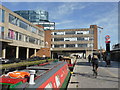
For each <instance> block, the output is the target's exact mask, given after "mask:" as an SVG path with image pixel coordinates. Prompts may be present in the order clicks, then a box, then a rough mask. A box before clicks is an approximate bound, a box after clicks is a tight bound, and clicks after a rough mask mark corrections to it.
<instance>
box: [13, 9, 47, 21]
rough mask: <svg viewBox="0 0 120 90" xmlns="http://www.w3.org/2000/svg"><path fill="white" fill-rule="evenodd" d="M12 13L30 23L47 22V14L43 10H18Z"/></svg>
mask: <svg viewBox="0 0 120 90" xmlns="http://www.w3.org/2000/svg"><path fill="white" fill-rule="evenodd" d="M14 12H15V13H17V14H18V15H20V16H22V17H23V18H25V19H27V20H28V21H30V22H32V23H34V22H36V23H39V22H41V21H48V12H47V11H44V10H20V11H14Z"/></svg>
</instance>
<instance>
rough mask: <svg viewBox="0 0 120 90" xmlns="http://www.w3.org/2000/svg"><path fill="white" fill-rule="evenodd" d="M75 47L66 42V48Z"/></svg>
mask: <svg viewBox="0 0 120 90" xmlns="http://www.w3.org/2000/svg"><path fill="white" fill-rule="evenodd" d="M70 47H75V44H66V48H70Z"/></svg>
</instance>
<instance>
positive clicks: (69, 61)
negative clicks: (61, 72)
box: [59, 57, 76, 71]
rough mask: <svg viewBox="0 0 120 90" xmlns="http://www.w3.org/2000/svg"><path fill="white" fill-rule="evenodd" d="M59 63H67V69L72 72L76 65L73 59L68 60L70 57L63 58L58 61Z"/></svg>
mask: <svg viewBox="0 0 120 90" xmlns="http://www.w3.org/2000/svg"><path fill="white" fill-rule="evenodd" d="M59 61H65V62H67V63H68V67H69V69H70V70H71V71H72V70H73V68H74V66H75V63H76V59H75V58H70V57H63V58H61V59H59Z"/></svg>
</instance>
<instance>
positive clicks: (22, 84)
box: [0, 61, 70, 90]
mask: <svg viewBox="0 0 120 90" xmlns="http://www.w3.org/2000/svg"><path fill="white" fill-rule="evenodd" d="M69 78H70V70H69V69H68V65H67V62H63V61H56V62H47V63H43V64H39V65H36V66H30V67H26V69H24V70H20V71H13V72H9V73H7V74H4V75H2V76H1V77H0V88H1V89H2V90H4V89H7V90H9V89H12V90H13V89H14V90H18V89H20V90H26V89H35V90H42V89H43V90H45V89H46V88H52V89H53V90H54V89H66V87H67V84H68V81H69ZM1 89H0V90H1Z"/></svg>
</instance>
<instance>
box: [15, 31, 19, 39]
mask: <svg viewBox="0 0 120 90" xmlns="http://www.w3.org/2000/svg"><path fill="white" fill-rule="evenodd" d="M15 35H16V37H15V40H19V38H18V35H19V34H18V32H15Z"/></svg>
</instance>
